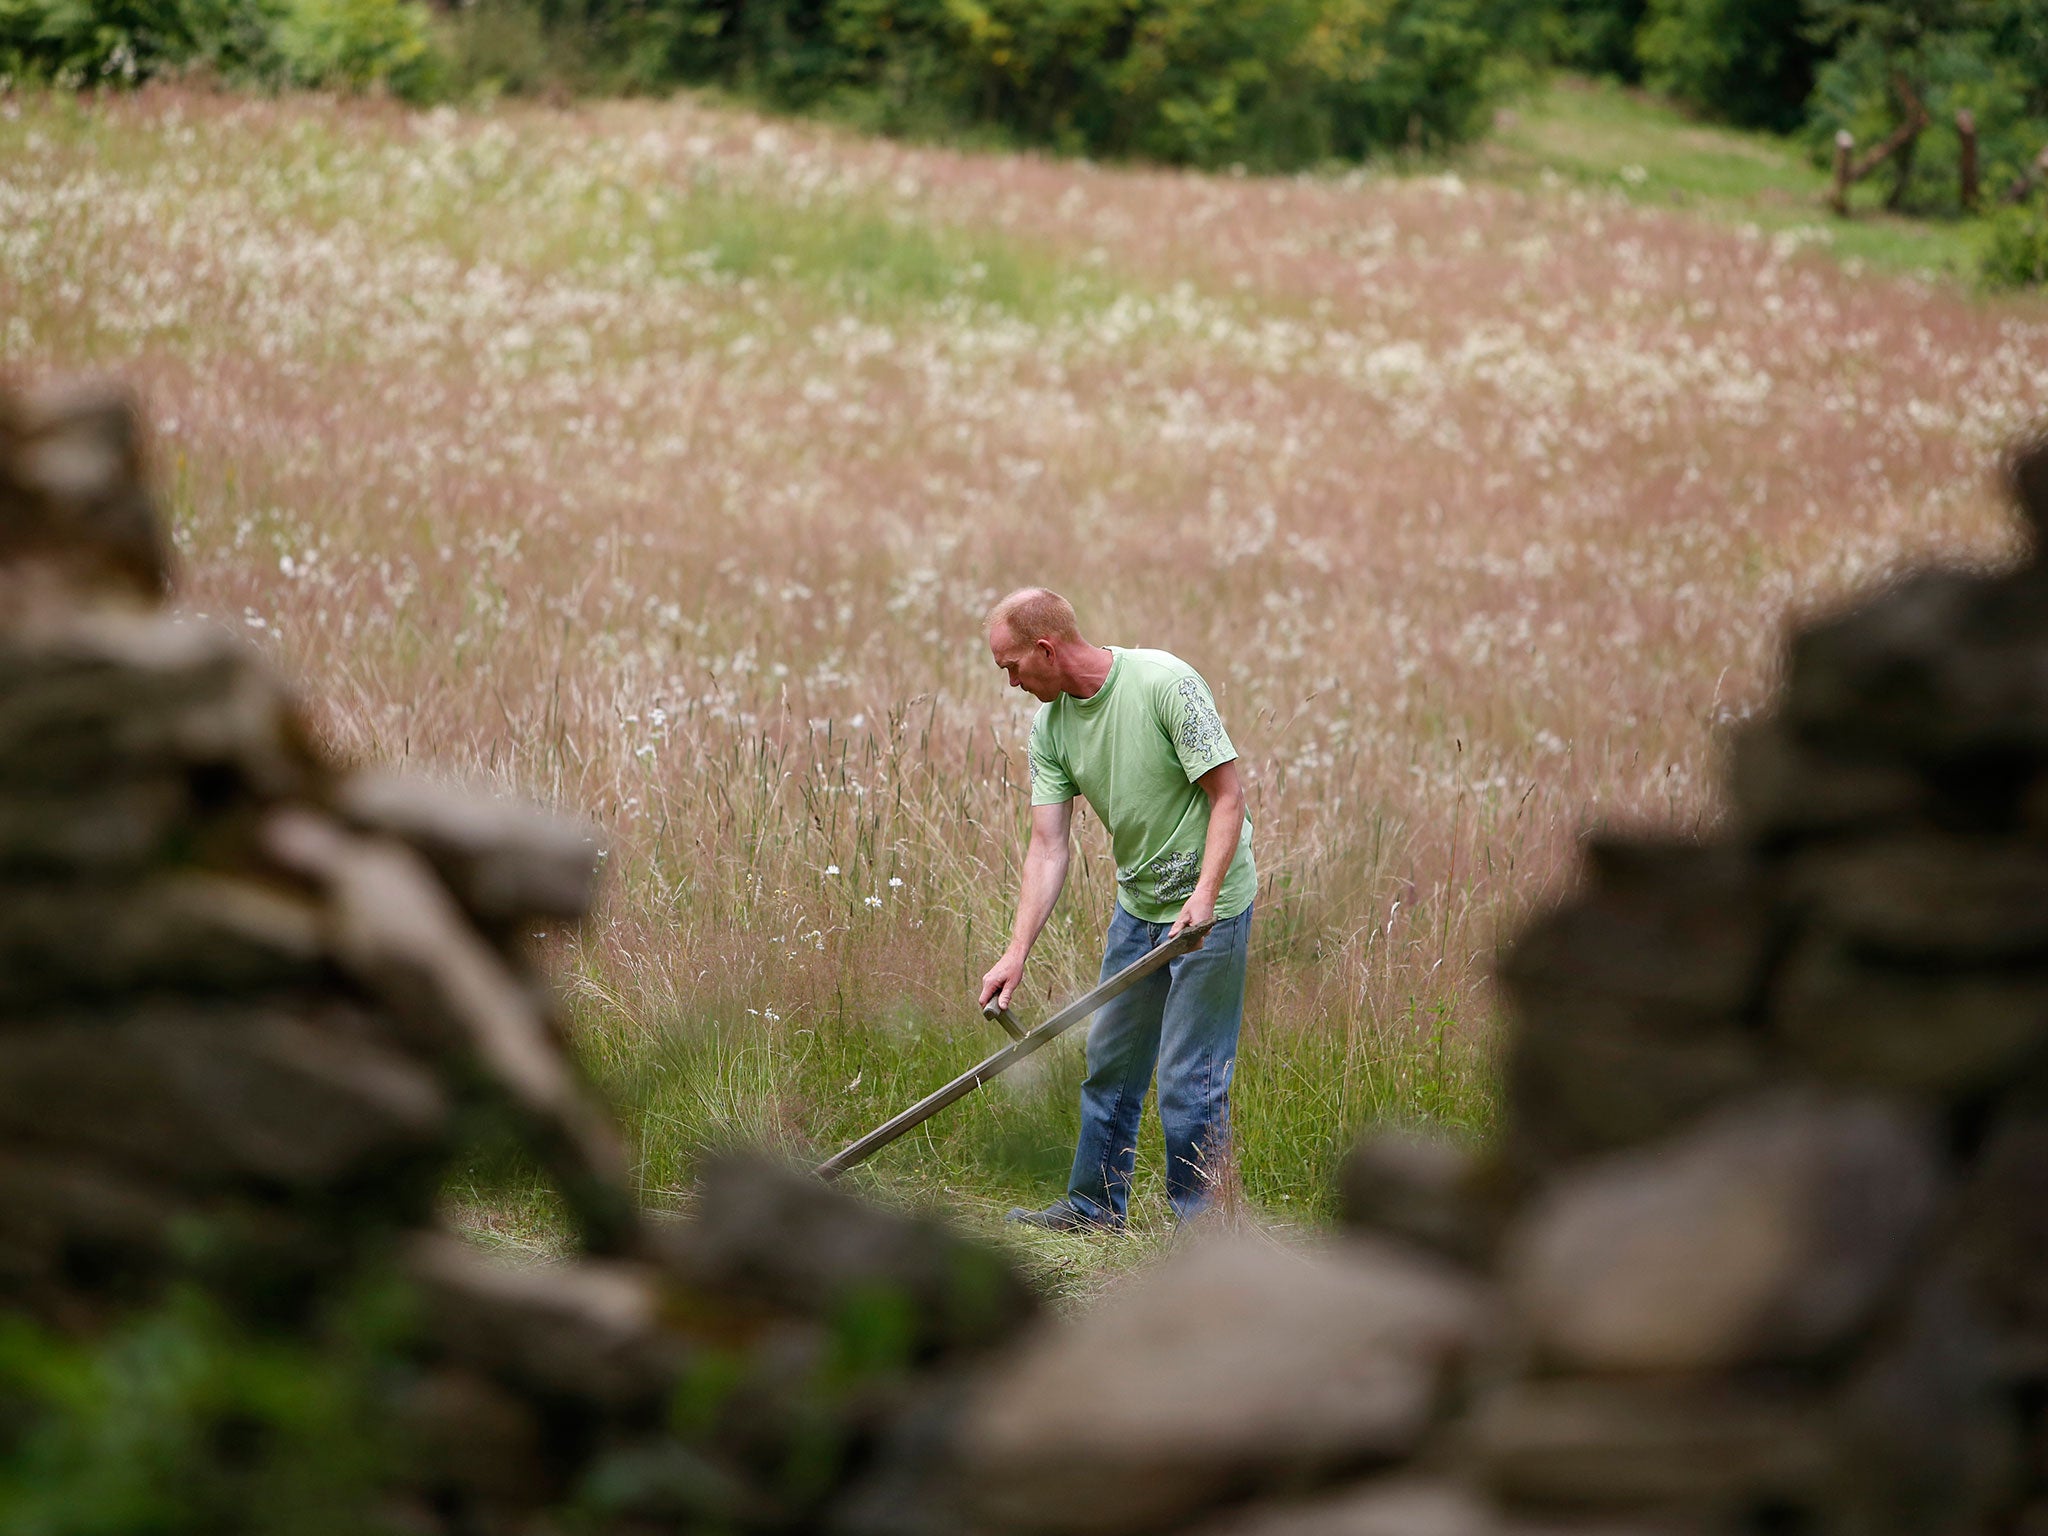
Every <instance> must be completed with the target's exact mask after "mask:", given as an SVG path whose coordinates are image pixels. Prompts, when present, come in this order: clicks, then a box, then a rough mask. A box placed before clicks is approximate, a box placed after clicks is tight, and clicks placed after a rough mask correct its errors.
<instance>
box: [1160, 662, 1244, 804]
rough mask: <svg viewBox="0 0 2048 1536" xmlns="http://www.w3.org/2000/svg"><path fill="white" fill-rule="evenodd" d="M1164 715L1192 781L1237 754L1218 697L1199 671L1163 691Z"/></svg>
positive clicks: (1189, 780)
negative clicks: (1219, 711)
mask: <svg viewBox="0 0 2048 1536" xmlns="http://www.w3.org/2000/svg"><path fill="white" fill-rule="evenodd" d="M1160 716H1161V719H1162V720H1163V722H1164V723H1165V726H1166V734H1167V735H1168V736H1169V737H1170V738H1172V741H1173V750H1174V752H1175V753H1176V754H1177V755H1178V756H1179V758H1180V766H1181V771H1182V772H1183V773H1185V774H1186V775H1187V776H1188V782H1189V783H1190V784H1192V783H1193V782H1194V781H1195V780H1196V779H1199V778H1200V777H1201V776H1202V775H1203V774H1205V773H1207V772H1208V771H1209V770H1210V769H1211V768H1214V767H1215V766H1216V765H1217V764H1218V763H1227V762H1229V761H1231V760H1232V759H1233V758H1235V757H1236V756H1237V748H1235V747H1233V746H1232V745H1231V744H1230V737H1229V736H1228V734H1226V733H1225V731H1224V729H1223V717H1222V716H1221V715H1219V714H1217V713H1216V700H1215V699H1214V698H1212V697H1211V696H1210V694H1209V685H1208V684H1207V683H1205V682H1203V681H1202V678H1201V675H1200V674H1199V673H1196V672H1188V673H1184V674H1182V675H1181V676H1180V677H1177V678H1174V679H1173V680H1172V681H1170V682H1169V683H1167V684H1166V686H1165V687H1164V688H1163V689H1162V690H1161V692H1160Z"/></svg>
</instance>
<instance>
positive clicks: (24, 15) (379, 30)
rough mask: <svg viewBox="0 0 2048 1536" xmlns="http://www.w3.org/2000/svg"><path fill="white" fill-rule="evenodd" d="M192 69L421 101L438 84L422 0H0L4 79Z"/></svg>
mask: <svg viewBox="0 0 2048 1536" xmlns="http://www.w3.org/2000/svg"><path fill="white" fill-rule="evenodd" d="M195 68H196V69H206V70H209V71H211V72H212V73H214V74H216V75H219V76H221V77H223V78H225V79H229V80H235V81H240V82H245V83H252V84H259V85H301V86H316V87H335V88H345V89H351V90H362V89H366V88H369V87H372V86H381V87H385V88H388V89H390V90H393V91H396V92H397V93H399V94H400V95H403V96H407V97H410V98H414V99H418V98H420V97H422V96H425V95H427V94H430V93H431V92H432V91H433V89H434V86H435V83H436V80H437V78H438V59H437V56H436V54H435V50H434V47H433V42H432V36H431V32H430V30H429V25H428V17H427V10H426V7H425V6H424V5H422V4H420V3H418V0H0V76H7V77H10V78H24V79H31V80H56V81H61V82H67V83H73V84H78V85H128V84H134V83H136V82H138V81H141V80H146V79H149V78H151V77H153V76H156V75H161V74H166V73H171V72H175V71H179V70H189V69H195Z"/></svg>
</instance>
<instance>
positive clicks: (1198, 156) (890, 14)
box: [548, 0, 1494, 168]
mask: <svg viewBox="0 0 2048 1536" xmlns="http://www.w3.org/2000/svg"><path fill="white" fill-rule="evenodd" d="M548 3H550V4H551V5H556V6H559V7H561V8H560V9H557V10H555V11H554V12H553V14H552V16H551V20H560V21H570V20H573V19H574V18H573V8H574V7H577V6H591V5H601V4H603V3H605V0H548ZM585 14H586V15H587V16H589V18H590V19H591V20H593V21H595V22H597V23H598V24H599V25H600V26H602V27H605V28H607V29H609V30H610V32H611V34H612V36H613V39H614V46H616V47H618V48H619V49H620V50H621V51H622V52H623V53H624V54H626V55H627V56H628V57H630V58H631V59H632V60H633V61H634V63H633V68H634V70H635V72H636V73H637V75H638V76H639V78H640V79H641V81H642V83H644V84H649V85H652V84H658V83H662V82H664V81H667V80H687V81H700V82H701V81H715V82H718V83H721V84H725V85H728V86H731V87H734V88H736V89H739V90H742V91H747V92H750V93H754V94H758V95H761V96H764V97H766V98H767V99H769V100H770V101H771V102H774V103H776V104H778V105H783V106H790V107H819V106H822V107H826V108H829V109H832V110H836V111H839V112H841V113H842V114H847V115H853V116H857V117H859V118H861V119H862V120H864V121H866V122H869V123H871V124H873V125H874V126H878V127H882V128H885V129H890V130H894V131H910V132H920V131H922V132H930V131H939V130H942V129H943V130H951V129H957V128H959V127H962V126H981V127H987V128H994V129H997V130H1000V131H1001V132H1004V133H1006V134H1009V135H1012V136H1015V137H1018V138H1022V139H1026V140H1030V141H1033V142H1039V143H1048V144H1052V145H1054V146H1056V147H1059V148H1061V149H1065V150H1068V151H1073V152H1082V153H1088V154H1096V155H1108V156H1123V155H1143V156H1149V157H1152V158H1156V159H1162V160H1168V161H1174V162H1180V163H1186V164H1193V165H1221V164H1229V163H1243V164H1247V165H1251V166H1256V167H1261V168H1284V167H1291V166H1299V165H1304V164H1310V163H1313V162H1315V161H1317V160H1320V159H1324V158H1327V157H1330V156H1342V157H1353V156H1357V155H1360V154H1364V153H1367V152H1369V151H1371V150H1373V149H1378V148H1384V147H1388V146H1393V145H1400V144H1406V143H1417V144H1424V145H1434V144H1444V143H1450V142H1455V141H1457V140H1461V139H1464V138H1466V137H1469V136H1470V135H1471V133H1473V132H1474V131H1475V130H1476V128H1477V127H1478V126H1479V124H1480V123H1481V121H1482V120H1483V116H1484V106H1485V102H1486V99H1487V95H1488V82H1487V74H1486V70H1487V63H1488V60H1489V58H1490V56H1491V54H1492V53H1493V51H1494V43H1493V39H1492V37H1491V35H1490V34H1489V31H1488V30H1487V28H1486V27H1485V26H1484V25H1483V24H1482V20H1481V12H1480V9H1479V4H1478V0H665V3H660V4H657V5H656V6H655V7H653V8H651V9H650V10H648V11H646V12H642V13H638V14H637V16H636V15H632V14H627V13H623V12H621V13H614V14H611V15H597V14H593V13H592V12H589V11H586V12H585Z"/></svg>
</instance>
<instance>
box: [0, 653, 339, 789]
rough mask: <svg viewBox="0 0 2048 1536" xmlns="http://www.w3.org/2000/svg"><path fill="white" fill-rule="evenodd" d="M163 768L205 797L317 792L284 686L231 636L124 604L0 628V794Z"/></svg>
mask: <svg viewBox="0 0 2048 1536" xmlns="http://www.w3.org/2000/svg"><path fill="white" fill-rule="evenodd" d="M166 773H176V774H182V775H185V776H187V777H188V778H189V779H190V781H191V783H192V786H193V789H194V792H195V795H196V796H197V798H198V799H199V801H200V802H201V804H202V805H204V804H208V803H213V802H218V801H220V800H222V799H224V798H226V797H228V796H230V795H232V794H235V793H249V794H254V795H257V796H261V797H265V798H271V799H275V798H280V797H284V796H290V795H311V794H317V793H318V792H319V791H320V789H321V785H322V780H323V779H324V777H325V775H324V771H323V770H322V769H321V767H320V766H319V762H318V758H317V755H316V754H315V752H314V751H313V748H312V746H311V745H310V742H309V739H308V738H307V736H306V732H305V727H304V725H303V723H302V722H301V721H300V719H299V716H298V712H297V710H296V708H295V707H294V706H293V704H292V702H291V699H290V697H289V695H288V694H287V693H286V691H285V689H284V688H283V686H282V685H281V684H280V683H279V682H278V681H277V679H276V678H275V677H274V676H273V675H272V673H271V672H270V671H269V669H268V668H267V667H265V666H264V665H263V662H262V659H261V658H260V657H258V656H257V655H256V653H255V652H254V651H252V650H250V649H249V647H248V646H246V645H245V644H243V643H242V642H241V641H240V640H239V639H237V638H236V637H234V636H233V635H229V634H226V633H224V632H222V631H219V630H216V629H213V628H211V627H210V626H207V625H203V624H196V623H190V622H182V621H179V620H176V619H169V618H160V617H157V616H155V615H140V614H123V613H94V614H90V615H87V616H80V617H72V618H69V619H67V620H65V621H64V622H63V623H62V624H60V625H57V626H55V627H53V628H46V629H44V630H39V631H37V632H36V633H34V634H33V635H28V636H23V635H13V636H8V635H5V634H0V789H9V790H23V789H26V790H41V791H44V792H65V793H75V792H77V791H79V790H81V789H83V788H86V787H89V786H92V785H97V784H103V783H108V782H114V781H118V780H120V779H123V778H132V777H138V776H143V777H154V776H160V775H163V774H166Z"/></svg>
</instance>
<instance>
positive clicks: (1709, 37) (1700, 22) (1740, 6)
mask: <svg viewBox="0 0 2048 1536" xmlns="http://www.w3.org/2000/svg"><path fill="white" fill-rule="evenodd" d="M1636 49H1637V52H1638V53H1639V54H1640V56H1641V58H1642V63H1643V78H1644V79H1645V80H1646V81H1647V82H1648V83H1649V84H1650V85H1651V86H1653V87H1654V88H1655V89H1657V90H1660V91H1667V92H1669V93H1670V94H1671V95H1673V96H1675V97H1677V98H1678V99H1679V100H1680V101H1682V102H1685V103H1686V104H1688V105H1689V106H1692V107H1695V108H1697V109H1698V110H1700V111H1702V112H1705V113H1707V114H1708V115H1710V116H1713V117H1717V118H1720V119H1722V120H1724V121H1727V122H1731V123H1737V124H1740V125H1742V126H1744V127H1749V128H1770V129H1775V130H1777V131H1779V132H1784V131H1787V130H1789V129H1792V128H1795V127H1797V126H1798V125H1799V122H1800V120H1801V118H1802V116H1803V115H1804V109H1805V105H1806V98H1807V95H1808V93H1809V92H1810V91H1811V90H1812V89H1813V73H1814V66H1815V64H1816V63H1817V62H1818V60H1819V57H1820V52H1821V50H1820V46H1819V44H1818V43H1816V42H1815V40H1814V39H1813V38H1812V37H1811V36H1810V35H1809V34H1808V32H1807V29H1806V25H1805V17H1804V15H1803V13H1802V11H1801V9H1800V7H1799V6H1798V5H1797V4H1796V3H1792V0H1649V9H1648V13H1647V15H1646V17H1645V19H1644V22H1643V26H1642V30H1641V32H1640V33H1639V34H1638V35H1637V40H1636Z"/></svg>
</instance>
